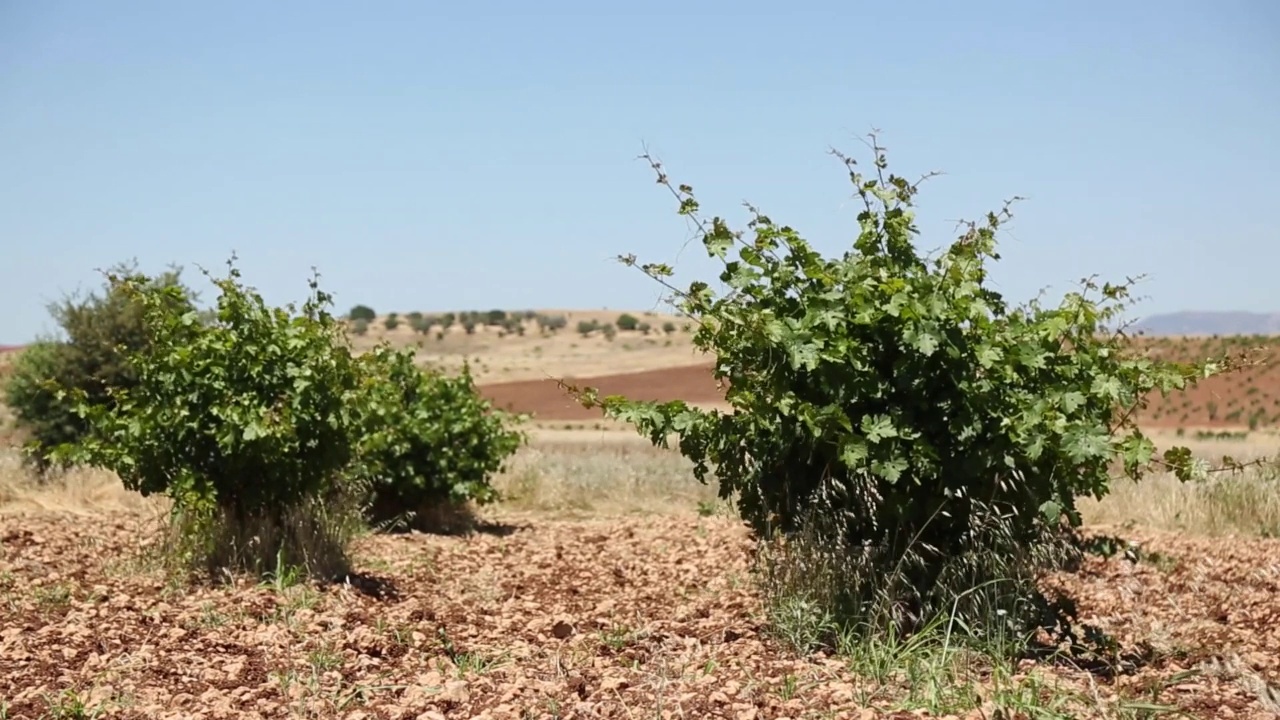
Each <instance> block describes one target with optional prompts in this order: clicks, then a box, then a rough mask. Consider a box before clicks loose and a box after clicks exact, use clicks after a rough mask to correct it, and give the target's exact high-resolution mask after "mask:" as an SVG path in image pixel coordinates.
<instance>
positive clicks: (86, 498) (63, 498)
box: [0, 449, 168, 516]
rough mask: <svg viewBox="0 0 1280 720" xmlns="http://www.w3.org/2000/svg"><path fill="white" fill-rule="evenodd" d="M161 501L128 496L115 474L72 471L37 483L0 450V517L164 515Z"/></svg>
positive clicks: (9, 452) (16, 457) (15, 457)
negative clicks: (131, 513) (130, 512)
mask: <svg viewBox="0 0 1280 720" xmlns="http://www.w3.org/2000/svg"><path fill="white" fill-rule="evenodd" d="M167 509H168V504H167V501H165V500H164V499H163V498H144V497H142V496H141V495H139V494H138V493H135V492H130V491H129V490H126V489H125V488H124V485H122V484H121V483H120V478H118V477H116V475H115V473H111V472H106V471H103V470H96V469H92V468H75V469H72V470H67V471H64V472H56V473H52V474H50V475H49V476H48V477H47V478H45V479H39V478H37V477H36V476H35V475H33V474H32V473H31V471H29V470H28V469H27V468H25V467H24V466H23V464H22V457H21V455H20V454H19V452H18V451H17V450H13V449H0V514H34V513H69V514H75V515H84V516H89V515H95V514H99V513H110V512H121V511H124V512H128V511H139V512H144V513H152V512H165V511H166V510H167Z"/></svg>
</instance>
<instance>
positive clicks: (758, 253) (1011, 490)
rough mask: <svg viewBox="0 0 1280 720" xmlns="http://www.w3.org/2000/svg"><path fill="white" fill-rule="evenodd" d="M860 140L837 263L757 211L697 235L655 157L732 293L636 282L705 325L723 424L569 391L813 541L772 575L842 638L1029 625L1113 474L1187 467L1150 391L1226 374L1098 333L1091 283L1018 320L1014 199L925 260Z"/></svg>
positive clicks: (686, 193)
mask: <svg viewBox="0 0 1280 720" xmlns="http://www.w3.org/2000/svg"><path fill="white" fill-rule="evenodd" d="M873 148H874V155H875V157H874V170H873V171H872V172H871V173H870V174H869V175H868V174H864V173H863V172H861V171H860V170H859V169H858V166H857V164H856V163H855V161H854V160H852V159H850V158H847V157H845V156H844V155H841V154H839V153H835V154H836V156H837V157H838V158H840V159H841V160H843V161H844V163H845V165H846V167H847V168H848V173H849V178H850V180H851V181H852V184H853V187H854V190H855V191H856V194H857V197H858V198H859V199H860V200H861V202H862V205H863V208H862V210H861V212H860V213H859V215H858V234H857V238H856V239H855V240H854V242H853V247H852V249H851V250H849V251H848V252H845V253H844V254H843V255H841V256H839V257H824V256H823V255H821V254H819V253H818V252H817V251H815V250H814V249H813V247H812V246H811V245H810V244H809V242H807V241H806V240H804V239H803V238H802V237H801V235H800V233H799V232H797V231H796V230H794V229H792V228H791V227H788V226H785V225H781V224H779V223H777V222H775V221H773V220H772V219H771V218H769V217H768V216H766V215H764V214H762V213H761V212H760V211H758V210H756V209H755V208H751V207H750V206H748V209H749V210H750V213H751V220H750V222H749V224H748V226H747V230H746V231H745V232H743V231H738V230H733V229H731V228H730V226H729V225H728V223H727V222H726V221H725V220H723V219H722V218H720V217H715V218H714V219H712V220H711V221H710V222H705V221H703V220H702V219H700V218H699V215H698V210H699V205H698V202H697V200H696V199H695V197H694V194H693V190H692V188H690V187H688V186H684V185H681V186H679V187H676V186H673V185H672V184H671V183H670V182H669V181H668V180H667V177H666V175H665V174H664V172H663V170H662V168H661V165H660V164H658V163H656V162H654V161H652V160H650V162H651V163H652V164H653V167H654V169H655V170H656V171H657V172H658V180H659V182H660V183H662V184H664V185H666V186H667V187H668V188H670V189H671V191H672V192H673V193H674V194H675V196H676V197H677V199H678V201H679V212H680V214H681V215H685V216H689V217H691V218H693V219H694V220H695V221H696V222H697V225H698V227H699V228H700V237H701V241H702V244H703V245H704V246H705V248H706V250H707V252H708V254H709V255H710V256H711V257H713V258H715V259H717V260H719V261H720V262H721V263H722V264H723V272H722V273H721V274H720V276H719V279H720V281H721V282H722V283H724V285H725V286H726V287H727V289H726V290H725V291H724V292H723V293H722V294H718V293H716V292H715V291H713V290H712V288H711V287H710V285H709V284H708V283H706V282H702V281H698V282H694V283H692V284H690V285H689V286H688V287H687V288H686V289H681V288H677V287H676V286H674V285H673V284H671V282H670V280H669V279H668V278H670V277H671V276H672V269H671V268H670V267H669V266H666V265H662V264H645V265H640V268H641V269H642V270H643V271H644V272H645V273H646V274H647V275H649V276H651V277H652V278H655V279H657V280H658V281H659V282H661V283H662V284H664V285H665V286H666V287H667V288H669V289H670V290H672V291H674V294H675V298H674V303H675V305H676V306H677V308H678V309H679V310H680V311H682V312H683V313H684V314H686V315H687V316H689V317H690V318H691V319H692V320H693V321H695V323H696V325H697V331H696V333H695V334H694V338H693V341H694V344H695V345H696V346H697V347H698V348H700V349H702V350H704V351H707V352H709V353H710V354H712V355H714V357H715V359H716V365H715V376H716V377H717V378H718V379H720V380H722V381H724V382H726V383H727V385H728V389H727V391H726V398H727V401H728V403H729V405H730V406H731V410H730V411H728V412H723V411H720V410H704V409H699V408H696V407H691V406H689V405H687V404H685V403H684V402H680V401H676V402H667V403H655V402H639V401H632V400H628V399H627V398H624V397H619V396H612V397H607V398H600V397H599V396H598V394H597V393H596V391H594V390H593V389H591V388H585V389H579V388H576V387H572V386H567V385H566V387H568V388H569V390H570V391H571V392H572V393H574V394H575V395H577V396H578V398H579V399H580V400H581V401H582V402H583V404H584V405H587V406H589V407H592V406H596V407H602V408H603V409H604V411H605V412H606V414H607V415H609V416H612V417H615V418H619V419H622V420H626V421H629V422H630V423H632V424H634V425H635V427H636V428H637V429H638V430H639V431H640V432H642V433H643V434H646V435H647V436H648V437H649V438H650V439H651V440H652V441H653V442H654V443H655V444H657V445H661V446H666V445H667V443H668V438H669V437H671V436H675V437H677V438H678V441H679V449H680V452H681V453H683V454H684V455H685V456H686V457H688V458H689V459H690V460H692V461H693V463H694V472H695V473H696V476H697V478H698V479H699V480H701V481H704V482H706V481H707V480H708V479H709V478H710V477H711V476H712V474H714V477H715V479H716V480H718V483H719V489H720V494H721V495H722V496H723V497H724V498H726V499H735V500H736V503H737V506H738V508H739V510H740V512H741V515H742V517H743V518H744V519H745V520H746V521H747V522H748V523H749V524H750V526H751V527H752V528H753V529H754V531H755V533H756V534H757V535H758V536H759V537H760V538H762V539H766V540H768V539H773V538H776V539H778V540H779V545H780V546H785V545H786V543H787V542H790V543H791V547H792V548H795V547H799V546H801V545H803V546H804V547H806V548H808V549H807V551H805V552H804V553H801V554H798V555H792V556H791V559H790V561H789V563H790V564H789V565H787V566H784V567H781V568H775V569H774V571H771V572H772V575H773V576H775V577H776V576H779V574H781V575H785V576H786V578H784V579H785V580H786V582H782V583H780V584H778V585H777V587H775V589H780V590H785V591H786V592H787V593H789V595H790V597H789V598H786V599H789V600H792V601H796V602H799V603H800V604H801V605H802V606H804V607H806V608H810V609H812V610H813V612H816V613H820V614H822V616H823V617H824V618H827V619H828V620H832V621H833V622H835V621H838V622H839V623H841V624H843V625H845V626H846V627H852V628H855V629H857V628H861V629H863V630H874V629H877V628H879V629H883V628H884V627H885V623H886V622H887V623H889V626H891V627H894V628H896V629H897V630H906V631H910V630H911V629H913V628H918V627H920V626H921V625H922V624H925V623H928V622H931V621H932V620H934V619H935V618H936V617H939V616H944V615H945V616H948V617H949V618H950V619H951V621H952V622H953V623H954V624H956V626H957V627H962V628H965V629H967V630H968V631H969V632H971V633H973V634H976V635H981V634H983V633H988V632H994V631H996V630H998V631H1000V632H1007V631H1010V630H1014V631H1018V632H1021V631H1025V630H1027V629H1029V628H1030V627H1032V626H1033V625H1034V623H1036V622H1037V621H1038V620H1039V619H1040V615H1039V613H1040V612H1042V611H1043V608H1044V605H1043V603H1042V602H1040V601H1041V600H1043V598H1042V597H1041V596H1040V595H1039V594H1038V593H1037V592H1036V589H1035V584H1034V579H1035V574H1036V572H1037V570H1038V569H1040V568H1042V567H1044V563H1045V562H1048V561H1050V560H1051V559H1052V558H1053V557H1054V556H1056V555H1058V553H1057V552H1056V551H1057V550H1059V549H1061V547H1062V546H1061V545H1060V544H1059V538H1061V537H1062V535H1063V533H1062V532H1061V528H1060V526H1061V525H1063V524H1065V525H1075V524H1078V523H1079V521H1080V516H1079V514H1078V512H1077V509H1076V500H1077V498H1079V497H1081V496H1090V497H1101V496H1102V495H1104V494H1105V493H1106V492H1107V489H1108V482H1109V478H1110V476H1111V472H1112V470H1113V468H1118V469H1121V470H1122V471H1123V472H1124V473H1125V474H1127V475H1129V476H1130V477H1133V478H1135V479H1136V478H1137V477H1139V476H1140V475H1141V474H1142V473H1143V471H1144V470H1145V469H1147V468H1148V467H1149V466H1150V465H1151V464H1152V462H1161V463H1163V464H1165V465H1169V466H1173V467H1174V468H1175V469H1176V470H1177V471H1178V472H1179V473H1180V474H1181V475H1183V476H1184V477H1185V476H1188V475H1189V474H1190V473H1191V472H1192V471H1193V469H1194V468H1193V465H1192V462H1191V458H1190V454H1189V453H1188V452H1187V451H1185V449H1177V450H1172V451H1169V452H1167V453H1166V454H1165V455H1164V457H1163V459H1161V458H1160V457H1157V456H1156V455H1155V448H1154V446H1153V444H1152V442H1151V440H1150V439H1148V438H1147V437H1146V436H1145V435H1143V433H1142V432H1141V431H1140V430H1139V429H1138V428H1137V427H1136V426H1135V424H1134V423H1133V421H1132V418H1133V412H1134V410H1135V409H1136V408H1138V407H1140V406H1142V405H1143V404H1144V402H1145V401H1144V396H1145V395H1146V394H1147V393H1148V392H1149V391H1153V390H1158V391H1169V390H1172V389H1175V388H1181V387H1183V386H1184V385H1186V384H1187V383H1188V382H1189V381H1191V380H1193V379H1194V378H1195V377H1196V376H1206V375H1208V374H1212V373H1214V372H1218V371H1220V370H1221V369H1222V366H1221V365H1217V364H1204V365H1197V366H1179V365H1174V364H1170V363H1165V362H1160V361H1157V360H1152V359H1148V358H1141V357H1130V356H1127V355H1126V354H1124V352H1122V351H1123V344H1124V339H1125V336H1124V334H1123V332H1122V331H1120V330H1117V329H1108V326H1109V325H1114V324H1115V321H1116V320H1117V319H1118V317H1119V314H1120V312H1121V311H1122V310H1123V309H1124V307H1125V306H1126V305H1127V303H1128V296H1129V285H1128V284H1123V285H1113V284H1098V283H1096V282H1095V281H1093V280H1086V281H1084V284H1083V288H1082V289H1081V291H1079V292H1073V293H1070V294H1068V295H1067V296H1066V297H1065V298H1064V299H1063V300H1062V302H1061V303H1060V304H1059V305H1058V306H1056V307H1044V306H1042V305H1041V304H1040V303H1039V302H1031V303H1029V304H1026V305H1024V306H1012V305H1010V304H1009V303H1008V302H1007V301H1006V300H1005V299H1004V298H1003V297H1001V295H1000V294H999V293H997V292H995V291H994V290H992V289H991V288H990V287H989V285H988V283H987V262H988V261H991V260H997V259H999V255H998V254H997V253H996V233H997V230H998V229H999V227H1000V226H1001V223H1003V222H1005V221H1006V220H1007V219H1008V218H1009V217H1010V214H1009V209H1008V206H1007V205H1006V207H1005V209H1004V210H1002V211H1001V212H998V213H991V214H988V215H987V217H986V219H985V221H984V222H981V223H973V224H969V225H968V226H967V228H966V229H965V231H964V232H963V234H962V235H960V237H959V238H958V239H957V240H955V241H954V242H953V243H951V244H950V246H949V247H947V248H946V249H945V250H944V251H942V252H940V253H939V254H937V255H934V256H926V255H922V254H921V253H920V252H918V251H917V249H916V247H915V239H916V235H917V229H916V227H915V225H914V218H913V214H912V205H913V203H914V201H915V197H916V194H917V191H918V188H919V183H918V182H917V183H914V184H913V183H910V182H908V181H907V180H905V179H903V178H901V177H899V176H897V175H893V174H890V173H889V172H888V170H887V161H886V156H885V153H884V151H883V148H881V147H879V145H878V143H873ZM731 251H732V254H731ZM621 260H622V261H623V262H625V263H626V264H628V265H636V264H637V261H636V259H635V257H634V256H625V257H623V258H621ZM1064 520H1065V523H1064V522H1063V521H1064ZM797 594H799V595H800V597H798V598H797V597H796V595H797ZM782 599H783V598H775V600H779V601H780V600H782ZM792 610H794V607H793V608H792ZM824 622H826V620H824Z"/></svg>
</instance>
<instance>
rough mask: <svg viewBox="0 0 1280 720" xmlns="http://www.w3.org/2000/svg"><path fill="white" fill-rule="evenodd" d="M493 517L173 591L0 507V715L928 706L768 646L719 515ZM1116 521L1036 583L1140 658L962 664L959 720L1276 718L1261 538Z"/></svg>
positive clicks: (129, 561)
mask: <svg viewBox="0 0 1280 720" xmlns="http://www.w3.org/2000/svg"><path fill="white" fill-rule="evenodd" d="M498 519H499V520H500V521H501V523H500V524H499V525H498V526H497V527H496V528H495V529H494V530H493V531H491V532H486V533H480V534H476V535H473V536H469V537H435V536H425V535H407V536H385V537H369V538H365V539H362V540H361V541H360V543H359V545H358V548H357V550H358V559H357V562H358V569H359V570H360V575H358V576H357V577H356V578H355V579H354V581H353V582H351V583H349V584H337V585H328V586H313V585H308V584H296V585H292V584H291V583H290V582H288V578H280V579H278V581H277V583H276V584H275V585H274V586H273V585H272V584H271V583H264V584H251V583H247V582H241V583H239V584H235V585H229V586H220V587H205V588H195V589H193V588H190V587H183V586H179V585H175V584H171V583H167V582H166V581H165V578H164V575H163V574H162V573H160V572H158V571H157V570H156V569H155V568H154V563H152V562H151V559H152V558H154V555H155V552H156V549H155V547H154V545H151V544H149V542H150V541H149V540H148V538H150V537H152V534H151V529H152V528H151V525H149V524H148V522H147V521H144V520H143V519H141V518H140V517H138V516H137V515H131V514H117V515H109V516H95V517H85V516H77V515H39V516H28V517H13V516H10V517H4V518H0V699H2V700H0V702H3V704H2V705H0V710H2V711H3V713H5V714H4V715H0V717H8V718H38V717H95V716H96V717H122V718H202V717H207V718H256V717H261V718H286V717H313V718H350V719H352V720H355V719H357V718H416V719H420V720H430V719H434V720H439V719H440V718H491V719H493V720H498V719H516V718H659V717H664V718H734V719H736V720H752V719H759V720H765V719H769V718H859V719H861V718H871V717H927V716H929V715H928V713H927V712H923V711H916V712H907V711H903V710H902V709H901V704H902V702H903V700H904V698H910V697H911V696H912V694H913V692H914V695H915V696H916V699H917V701H918V700H919V698H920V697H921V693H922V692H923V691H922V690H921V688H920V687H919V683H920V682H921V681H920V680H919V679H918V678H916V679H912V678H909V677H902V676H897V677H894V676H893V673H889V674H888V675H887V676H885V677H882V678H880V679H873V678H867V677H860V676H858V675H855V674H853V673H852V672H851V671H850V666H849V663H848V662H847V661H845V660H842V659H841V658H839V657H828V656H825V655H815V656H811V657H799V656H797V655H796V653H794V652H793V651H790V650H789V649H788V648H787V647H785V646H784V645H782V644H781V643H780V642H777V641H775V640H774V639H773V638H772V637H771V636H770V635H769V634H768V632H767V629H766V627H765V625H764V623H763V620H762V610H761V604H760V600H759V597H758V596H757V594H756V591H755V590H754V588H753V585H752V582H751V580H750V568H751V563H752V553H751V549H750V545H749V544H748V542H747V539H746V536H745V533H744V531H743V529H742V528H741V527H740V526H739V525H738V524H737V523H735V522H732V521H730V520H726V519H721V518H699V517H696V516H692V515H690V516H688V517H678V518H676V517H661V518H655V517H636V518H626V519H602V520H591V521H584V520H573V521H569V520H550V519H544V518H538V517H516V516H509V517H500V518H498ZM1126 535H1127V537H1129V538H1130V539H1136V540H1140V541H1142V542H1143V549H1144V550H1143V554H1142V557H1140V558H1137V559H1136V560H1135V558H1134V557H1132V555H1131V556H1130V557H1129V558H1126V557H1124V553H1118V554H1116V555H1115V556H1112V557H1110V558H1106V559H1104V558H1100V557H1090V558H1089V559H1088V560H1087V561H1086V563H1085V565H1084V567H1083V568H1081V569H1080V570H1079V572H1077V573H1073V574H1071V575H1062V576H1059V577H1056V578H1054V579H1053V582H1054V583H1057V584H1060V585H1062V586H1064V587H1065V588H1066V589H1068V590H1070V591H1071V592H1072V593H1073V594H1074V595H1075V596H1076V597H1077V598H1078V600H1079V604H1080V610H1081V613H1082V614H1083V616H1084V618H1085V619H1086V620H1089V621H1091V622H1094V623H1095V624H1097V625H1098V626H1100V627H1102V628H1103V629H1105V630H1107V631H1108V632H1110V633H1111V634H1112V635H1113V636H1114V637H1115V638H1117V639H1118V640H1120V642H1121V644H1122V646H1123V648H1124V650H1125V652H1133V653H1138V654H1145V656H1146V657H1147V658H1148V663H1147V664H1146V665H1145V666H1143V667H1140V668H1138V669H1137V670H1135V671H1133V672H1132V673H1130V674H1127V675H1121V676H1119V677H1117V678H1110V679H1108V678H1106V677H1101V676H1098V675H1097V674H1092V673H1090V672H1087V671H1085V670H1083V669H1080V668H1073V667H1071V666H1069V665H1065V664H1061V663H1058V664H1054V665H1045V664H1037V663H1032V662H1030V661H1027V662H1025V663H1024V664H1023V666H1022V667H1021V668H1020V669H1019V670H1018V671H1017V673H1016V674H1014V675H1013V676H1012V677H1006V678H1004V679H1003V680H1001V682H1002V683H1003V685H1004V686H1003V688H996V687H988V686H987V685H984V684H983V681H982V680H981V679H980V678H979V680H978V681H976V682H977V684H976V685H974V686H972V687H970V688H968V690H966V692H970V693H971V694H972V697H973V705H974V708H973V709H971V710H969V711H967V713H966V711H959V712H958V714H959V715H960V716H964V715H966V714H967V715H968V716H971V717H997V716H998V715H997V714H996V713H995V708H996V704H997V703H998V702H999V703H1003V704H1005V705H1006V706H1008V705H1009V704H1010V703H1011V702H1012V700H1011V698H1015V697H1018V696H1019V693H1021V696H1022V697H1023V700H1022V702H1024V703H1025V704H1026V706H1027V707H1031V706H1033V705H1037V704H1038V705H1041V706H1049V707H1051V708H1054V709H1055V712H1057V713H1059V714H1060V716H1066V717H1071V716H1075V717H1087V716H1094V715H1099V714H1108V715H1110V716H1115V717H1143V716H1144V715H1142V714H1141V712H1142V711H1141V708H1142V704H1143V703H1146V704H1158V705H1170V706H1174V707H1177V708H1179V709H1180V710H1182V711H1184V712H1186V713H1189V714H1190V715H1191V716H1193V717H1234V718H1264V717H1274V716H1275V714H1276V712H1277V708H1278V707H1280V704H1276V705H1272V704H1271V703H1273V702H1274V701H1275V700H1277V699H1280V698H1272V699H1269V693H1271V694H1274V690H1271V689H1270V688H1275V687H1277V686H1280V650H1278V649H1280V541H1275V540H1239V541H1210V540H1190V539H1182V538H1178V537H1174V536H1151V535H1143V534H1141V533H1134V532H1127V533H1126ZM992 682H994V680H993V681H992ZM1011 684H1013V685H1016V687H1012V686H1011ZM913 687H915V690H914V691H913V690H912V688H913ZM1062 698H1067V699H1066V700H1063V699H1062ZM1055 703H1057V706H1056V708H1055ZM1124 703H1129V705H1128V706H1126V705H1124ZM1126 707H1127V709H1126ZM1015 710H1016V708H1015ZM94 713H97V714H96V715H95V714H94ZM1017 716H1019V713H1017V712H1015V713H1013V714H1012V715H1004V717H1017ZM1022 716H1025V717H1032V716H1033V715H1031V714H1030V712H1029V711H1028V713H1027V714H1024V715H1022Z"/></svg>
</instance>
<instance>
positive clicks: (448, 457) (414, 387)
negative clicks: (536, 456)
mask: <svg viewBox="0 0 1280 720" xmlns="http://www.w3.org/2000/svg"><path fill="white" fill-rule="evenodd" d="M360 365H361V370H362V376H363V378H364V379H363V381H362V386H361V388H360V390H359V403H358V408H359V432H358V434H357V441H356V462H355V464H354V466H353V469H352V472H353V473H354V476H355V477H356V478H358V480H359V481H360V483H361V486H362V487H364V488H366V492H367V493H368V495H367V511H366V516H367V517H368V519H369V521H370V522H371V523H375V524H378V525H380V526H394V525H405V526H409V527H415V528H418V529H443V528H440V527H439V523H440V522H441V521H442V520H447V519H448V518H447V517H441V511H448V510H450V509H454V510H456V509H461V508H463V507H464V506H465V505H466V504H467V503H468V502H474V503H476V504H477V505H485V504H488V503H491V502H494V501H495V500H497V499H498V493H497V491H496V490H495V489H494V488H493V486H492V485H491V484H490V478H491V477H492V476H493V475H494V474H495V473H497V472H499V471H501V470H502V469H503V467H504V466H505V464H506V461H507V460H508V459H509V458H510V457H511V456H512V455H513V454H514V453H515V452H516V450H518V449H519V448H520V446H521V445H522V444H523V443H524V441H525V435H524V433H523V432H521V431H520V430H518V429H516V428H515V427H514V425H515V424H516V423H517V422H518V421H519V420H520V419H521V418H520V417H518V416H514V415H511V414H509V413H505V412H502V411H499V410H495V409H494V408H493V407H492V406H491V405H490V403H489V402H488V401H487V400H485V399H484V397H483V396H482V395H480V393H479V392H478V391H477V390H476V387H475V385H474V383H473V381H472V377H471V373H470V370H469V368H468V367H465V366H464V367H463V370H462V372H461V373H460V374H459V375H456V376H447V375H444V374H443V373H439V372H435V371H431V370H427V371H424V370H422V369H419V368H418V367H417V366H415V365H414V363H413V351H412V350H401V351H396V350H392V349H390V348H389V347H386V346H379V347H376V348H374V349H373V350H372V351H370V352H369V353H367V354H365V355H364V356H362V357H361V358H360Z"/></svg>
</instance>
